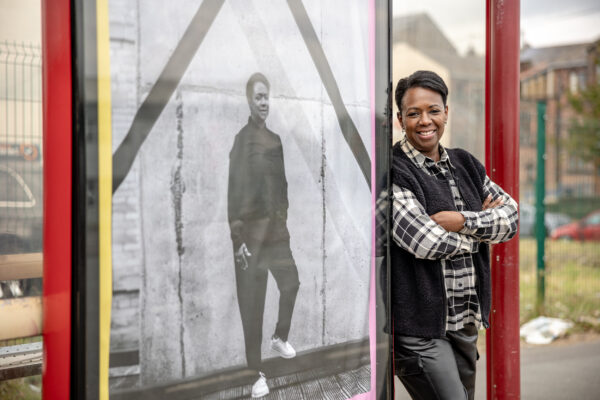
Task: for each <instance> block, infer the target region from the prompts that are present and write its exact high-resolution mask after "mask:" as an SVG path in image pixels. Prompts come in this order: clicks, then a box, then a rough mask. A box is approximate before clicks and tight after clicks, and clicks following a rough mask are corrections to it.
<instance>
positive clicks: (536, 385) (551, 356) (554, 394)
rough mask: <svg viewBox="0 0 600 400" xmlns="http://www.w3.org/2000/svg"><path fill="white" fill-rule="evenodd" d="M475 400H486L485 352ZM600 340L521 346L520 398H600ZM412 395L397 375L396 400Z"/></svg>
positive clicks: (480, 362) (530, 399)
mask: <svg viewBox="0 0 600 400" xmlns="http://www.w3.org/2000/svg"><path fill="white" fill-rule="evenodd" d="M477 368H478V372H479V374H478V376H477V386H476V387H477V391H476V394H475V399H476V400H485V399H486V386H485V355H482V356H481V359H480V360H479V361H478V362H477ZM599 371H600V339H598V338H596V339H594V340H591V341H586V342H580V343H568V344H561V343H560V342H558V343H555V344H551V345H547V346H537V347H532V346H530V345H523V346H521V398H522V399H524V400H538V399H539V400H542V399H543V400H565V399H578V400H597V399H600V372H599ZM409 399H410V397H409V396H408V394H407V393H406V390H405V389H404V387H403V386H402V384H401V383H400V382H399V381H398V380H397V378H396V400H409Z"/></svg>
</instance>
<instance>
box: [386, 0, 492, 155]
mask: <svg viewBox="0 0 600 400" xmlns="http://www.w3.org/2000/svg"><path fill="white" fill-rule="evenodd" d="M393 66H394V67H393V68H394V72H393V82H394V84H396V83H397V82H398V80H399V79H400V78H403V77H406V76H408V75H410V74H411V73H413V72H415V71H417V70H430V71H434V72H436V73H437V74H438V75H439V76H441V77H442V79H444V81H445V83H446V85H447V86H448V89H449V96H448V107H449V117H448V124H447V126H446V129H445V131H444V136H443V137H442V140H441V143H442V145H444V146H448V147H460V148H463V149H465V150H467V151H469V152H470V153H471V154H473V155H475V156H476V157H477V158H478V159H479V160H480V161H481V162H484V158H485V152H484V145H485V109H484V106H485V2H477V3H476V4H474V3H473V2H472V1H468V0H461V1H452V2H448V1H442V0H434V1H428V2H422V3H418V2H406V1H399V0H397V1H394V22H393ZM394 107H395V108H394V115H396V112H397V111H398V110H397V107H396V105H394ZM394 132H395V136H394V137H395V140H398V139H399V137H400V136H401V135H402V134H401V129H400V126H399V124H398V122H397V119H395V121H394Z"/></svg>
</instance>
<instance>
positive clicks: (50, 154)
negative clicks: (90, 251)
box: [42, 0, 72, 400]
mask: <svg viewBox="0 0 600 400" xmlns="http://www.w3.org/2000/svg"><path fill="white" fill-rule="evenodd" d="M70 3H71V2H70V1H69V0H43V1H42V79H43V102H42V108H43V116H44V120H43V135H44V278H43V310H44V321H43V338H44V358H43V360H44V362H43V366H42V397H43V398H44V400H53V399H57V400H58V399H61V400H63V399H69V386H70V359H71V356H70V354H71V351H70V349H71V185H72V180H71V166H72V165H71V158H72V150H71V137H72V131H71V129H72V114H71V104H72V103H71V102H72V100H71V29H70V27H71V22H70V19H71V17H70V7H71V4H70Z"/></svg>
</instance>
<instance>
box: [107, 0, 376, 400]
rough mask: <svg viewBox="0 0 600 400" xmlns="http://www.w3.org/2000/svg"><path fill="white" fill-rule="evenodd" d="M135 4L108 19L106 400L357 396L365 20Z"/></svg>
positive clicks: (257, 7)
mask: <svg viewBox="0 0 600 400" xmlns="http://www.w3.org/2000/svg"><path fill="white" fill-rule="evenodd" d="M135 4H136V5H134V6H132V5H131V2H129V1H125V0H111V1H109V2H108V14H107V15H108V26H109V30H108V32H109V33H108V34H109V37H110V42H109V47H110V48H109V50H110V97H111V120H112V123H111V128H112V132H111V134H112V171H113V172H112V177H113V178H112V190H113V195H112V228H111V234H112V239H111V240H112V253H111V262H112V293H111V296H112V301H111V302H110V303H108V304H111V310H110V316H111V318H110V333H109V338H110V349H109V352H110V353H109V359H110V362H109V370H108V388H109V389H108V392H109V396H110V398H115V399H127V398H141V397H146V398H148V397H149V398H163V397H166V396H169V397H170V398H214V399H217V398H218V399H234V398H249V397H250V396H251V395H255V397H257V396H261V395H263V394H264V395H266V393H265V392H264V391H265V390H268V392H269V393H270V394H268V395H267V396H271V397H270V398H285V399H316V398H328V397H329V396H334V397H335V398H366V397H368V396H369V395H370V393H371V385H372V382H374V380H373V379H374V377H373V375H374V372H373V369H372V365H373V363H374V359H373V358H374V355H373V356H372V354H374V353H372V352H371V346H370V337H372V336H373V334H372V329H374V328H373V326H374V323H373V321H370V319H369V316H370V315H371V316H372V315H373V312H372V310H371V309H372V308H373V290H372V285H373V279H372V273H373V271H372V268H373V267H372V246H373V245H372V229H371V227H372V194H371V192H372V191H371V162H372V160H373V158H374V154H373V151H372V141H373V137H372V136H373V132H374V109H373V108H374V107H373V94H372V88H373V83H372V82H373V69H374V67H373V64H374V57H373V51H374V50H373V47H374V43H373V42H374V35H373V30H374V28H373V20H374V17H373V16H374V3H373V2H363V1H358V0H356V1H347V0H332V1H327V2H321V1H318V0H305V1H300V0H288V1H285V2H284V1H245V0H237V1H234V0H228V1H216V0H204V1H200V0H186V1H181V2H163V1H158V0H140V1H139V2H137V3H135ZM101 304H102V302H101ZM102 311H103V310H101V312H102ZM104 311H105V312H108V310H104ZM373 318H374V317H373ZM101 336H102V334H101ZM261 377H264V382H262V383H263V384H264V385H259V386H260V388H258V389H259V390H262V391H263V392H260V391H259V392H255V393H253V390H255V389H256V386H257V385H256V383H257V382H258V380H259V379H261ZM102 384H103V383H102V382H101V385H102ZM265 387H266V388H267V389H265Z"/></svg>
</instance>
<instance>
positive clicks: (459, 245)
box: [391, 71, 518, 400]
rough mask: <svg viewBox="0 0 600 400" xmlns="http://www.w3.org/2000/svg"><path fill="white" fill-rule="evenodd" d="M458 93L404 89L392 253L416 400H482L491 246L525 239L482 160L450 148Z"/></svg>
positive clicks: (400, 370) (406, 81) (402, 364)
mask: <svg viewBox="0 0 600 400" xmlns="http://www.w3.org/2000/svg"><path fill="white" fill-rule="evenodd" d="M447 97H448V88H447V86H446V84H445V83H444V81H443V80H442V79H441V78H440V77H439V76H438V75H437V74H435V73H434V72H430V71H417V72H415V73H414V74H412V75H410V76H409V77H406V78H403V79H401V80H400V81H399V82H398V85H397V87H396V103H397V105H398V109H399V112H398V120H399V122H400V126H401V127H402V130H403V132H404V137H403V138H402V139H401V140H400V141H399V142H398V143H397V144H396V145H395V146H394V149H393V162H392V183H393V187H392V188H393V211H392V216H393V221H392V230H393V231H392V237H393V239H394V243H393V245H392V246H391V257H392V268H391V289H392V295H391V299H392V315H393V334H394V358H395V373H396V374H397V375H398V376H399V378H400V380H401V381H402V383H403V384H404V386H405V387H406V389H407V390H408V392H409V393H410V395H411V396H412V397H413V399H450V400H456V399H473V398H474V393H475V364H476V360H477V358H478V354H477V331H478V328H479V327H480V326H481V325H483V326H484V327H485V328H487V327H488V326H489V322H488V321H489V313H490V302H491V296H490V294H491V293H490V290H491V285H490V265H489V243H500V242H504V241H507V240H509V239H511V238H512V237H513V236H514V235H515V233H516V232H517V223H518V211H517V204H516V202H515V201H514V200H513V199H512V198H511V197H510V196H509V195H508V194H506V193H505V192H504V191H503V190H502V188H500V187H499V186H498V185H496V184H495V183H493V182H492V181H491V180H490V179H489V178H488V177H487V176H486V172H485V168H484V167H483V165H481V163H480V162H479V161H477V159H476V158H475V157H473V156H472V155H471V154H469V153H468V152H467V151H465V150H462V149H449V148H448V149H446V148H444V147H443V146H442V145H440V139H441V138H442V135H443V134H444V128H445V125H446V122H447V120H448V106H447V104H446V100H447Z"/></svg>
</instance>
